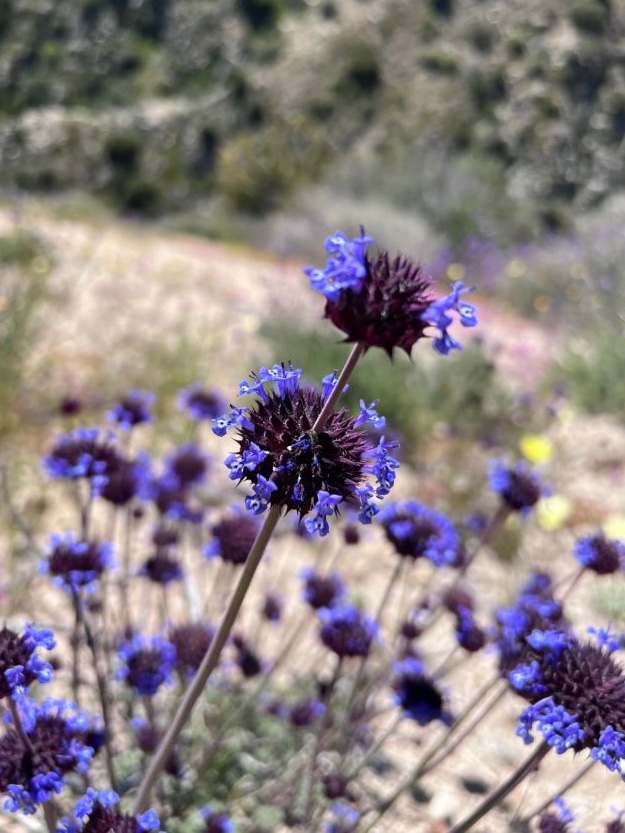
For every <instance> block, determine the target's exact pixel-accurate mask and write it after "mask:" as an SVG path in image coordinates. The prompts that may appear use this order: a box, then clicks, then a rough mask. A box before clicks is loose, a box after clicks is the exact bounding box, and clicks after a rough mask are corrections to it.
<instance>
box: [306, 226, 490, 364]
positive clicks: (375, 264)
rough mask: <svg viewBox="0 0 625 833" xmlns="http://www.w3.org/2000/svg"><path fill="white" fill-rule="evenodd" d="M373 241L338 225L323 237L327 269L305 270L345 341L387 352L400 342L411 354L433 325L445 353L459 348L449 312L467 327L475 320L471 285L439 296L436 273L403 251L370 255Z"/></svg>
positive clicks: (438, 346)
mask: <svg viewBox="0 0 625 833" xmlns="http://www.w3.org/2000/svg"><path fill="white" fill-rule="evenodd" d="M372 243H373V239H372V238H371V237H368V236H366V235H365V234H364V232H363V233H361V236H360V237H355V238H354V239H353V240H349V239H348V238H347V237H346V236H345V235H344V234H343V233H342V232H340V231H337V232H336V233H335V234H333V235H331V236H330V237H328V238H327V239H326V241H325V249H326V251H327V252H328V254H329V255H330V257H329V259H328V261H327V263H326V267H325V269H315V268H310V267H309V268H306V269H305V270H304V272H305V273H306V275H307V276H308V278H309V280H310V284H311V286H312V288H313V289H315V290H317V291H319V292H321V293H322V294H323V295H324V296H325V298H326V306H325V317H326V318H329V319H330V320H331V321H332V323H333V324H334V325H335V326H336V327H337V328H338V329H339V330H341V331H342V332H344V333H345V336H346V341H348V342H359V343H360V344H363V345H364V346H365V347H380V348H382V349H383V350H385V351H386V352H387V353H388V354H389V356H392V354H393V350H394V349H396V348H398V349H401V350H404V351H405V352H406V353H408V354H410V352H411V350H412V347H413V346H414V344H415V343H416V342H417V341H419V340H420V339H421V338H424V337H425V336H426V331H427V329H428V328H429V327H430V326H433V327H435V328H437V329H438V331H439V333H438V335H437V336H436V337H435V338H434V341H433V346H434V349H435V350H437V351H438V352H439V353H442V354H444V355H446V354H447V353H449V351H450V350H453V349H460V344H459V343H458V342H457V341H456V340H455V339H453V338H452V337H451V336H450V335H449V332H448V330H449V327H450V326H451V324H452V323H453V317H452V315H451V313H452V312H455V313H457V315H458V317H459V319H460V322H461V324H463V325H464V326H465V327H474V326H475V325H476V324H477V319H476V316H475V309H474V307H473V306H472V305H471V304H467V303H465V302H464V301H462V300H461V296H462V295H464V294H465V293H466V292H468V291H469V290H468V289H465V288H464V286H463V284H462V281H458V282H457V283H455V284H454V286H453V288H452V292H451V293H450V294H449V295H448V296H447V297H445V298H441V299H439V300H435V299H434V296H433V295H432V293H431V285H432V279H431V278H430V277H428V276H427V275H424V273H423V271H422V269H421V267H420V266H418V265H417V264H415V263H414V262H413V261H412V260H411V259H410V258H409V257H405V256H403V255H397V256H396V257H394V258H392V257H391V256H390V255H389V253H388V252H386V251H381V252H379V253H378V255H377V256H376V257H370V256H369V253H368V252H367V246H370V245H371V244H372Z"/></svg>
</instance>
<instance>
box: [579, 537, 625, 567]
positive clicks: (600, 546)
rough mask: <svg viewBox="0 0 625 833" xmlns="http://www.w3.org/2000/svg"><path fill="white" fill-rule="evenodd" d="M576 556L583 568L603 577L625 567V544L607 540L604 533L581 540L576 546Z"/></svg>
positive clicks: (610, 539)
mask: <svg viewBox="0 0 625 833" xmlns="http://www.w3.org/2000/svg"><path fill="white" fill-rule="evenodd" d="M574 555H575V558H576V559H577V561H578V562H579V563H580V564H581V565H582V566H583V567H585V568H586V569H587V570H591V571H592V572H594V573H597V574H598V575H601V576H605V575H609V574H610V573H616V572H617V571H618V570H620V569H623V567H625V544H624V543H623V542H622V541H616V540H614V539H612V538H607V537H606V536H605V535H604V534H603V532H599V533H597V534H596V535H587V536H586V537H584V538H580V539H579V541H577V543H576V544H575V548H574Z"/></svg>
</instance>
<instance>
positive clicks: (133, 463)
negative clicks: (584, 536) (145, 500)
mask: <svg viewBox="0 0 625 833" xmlns="http://www.w3.org/2000/svg"><path fill="white" fill-rule="evenodd" d="M149 480H150V459H149V457H148V456H147V454H140V455H139V456H138V457H137V458H136V459H135V460H127V459H125V458H123V457H122V458H121V459H120V461H119V465H118V467H117V468H116V469H115V471H113V472H111V473H110V474H109V476H108V477H107V480H106V483H105V484H104V486H103V487H102V489H101V491H100V497H101V498H102V499H103V500H106V501H108V502H109V503H112V504H113V506H126V504H127V503H129V502H130V501H131V500H132V499H133V498H134V497H136V496H137V495H138V494H139V493H140V492H142V491H144V489H145V488H146V487H147V484H148V483H149Z"/></svg>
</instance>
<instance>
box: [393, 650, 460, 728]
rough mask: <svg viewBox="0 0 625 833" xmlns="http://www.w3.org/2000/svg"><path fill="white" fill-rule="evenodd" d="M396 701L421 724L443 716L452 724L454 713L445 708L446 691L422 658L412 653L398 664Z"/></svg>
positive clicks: (394, 686)
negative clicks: (427, 671)
mask: <svg viewBox="0 0 625 833" xmlns="http://www.w3.org/2000/svg"><path fill="white" fill-rule="evenodd" d="M395 673H396V675H397V676H396V679H395V682H394V684H393V688H394V690H395V697H394V702H395V705H397V706H399V707H400V708H401V709H402V711H403V713H404V715H405V716H406V717H409V718H411V719H412V720H415V721H416V722H417V723H418V724H419V725H420V726H427V724H428V723H432V722H433V721H434V720H440V721H442V722H443V723H445V724H446V725H448V726H450V725H451V724H452V723H453V718H452V717H451V714H450V713H449V712H447V711H446V710H445V704H444V699H443V695H442V694H441V693H440V691H439V690H438V688H437V687H436V684H435V683H434V680H432V679H430V678H429V677H428V676H427V675H426V673H425V669H424V667H423V665H422V663H421V662H419V660H417V659H414V658H412V657H410V658H408V659H406V660H404V661H403V662H398V663H397V664H396V665H395Z"/></svg>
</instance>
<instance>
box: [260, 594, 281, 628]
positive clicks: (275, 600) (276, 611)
mask: <svg viewBox="0 0 625 833" xmlns="http://www.w3.org/2000/svg"><path fill="white" fill-rule="evenodd" d="M283 607H284V601H283V599H282V596H280V595H279V594H278V593H266V594H265V599H264V601H263V606H262V608H261V613H262V616H263V619H266V620H267V621H268V622H273V623H276V624H277V623H278V622H279V621H280V620H281V619H282V608H283Z"/></svg>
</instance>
